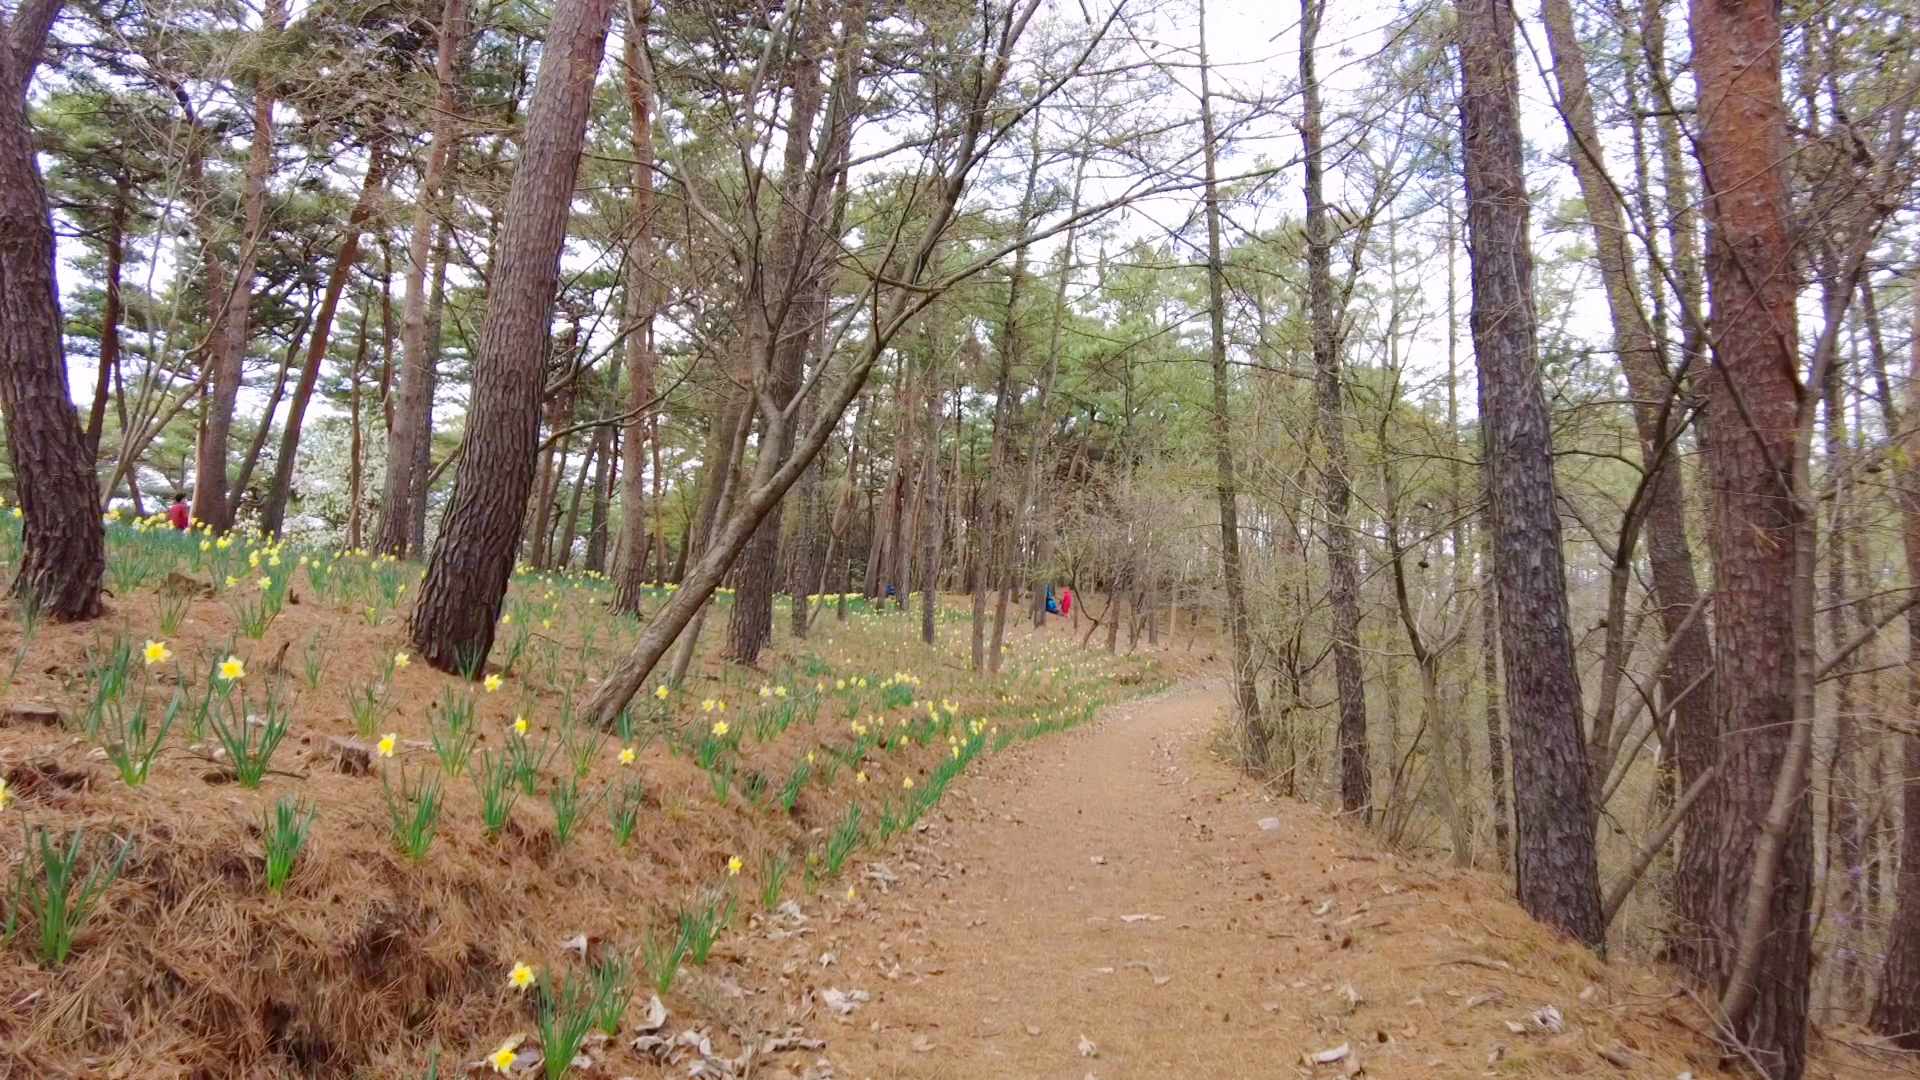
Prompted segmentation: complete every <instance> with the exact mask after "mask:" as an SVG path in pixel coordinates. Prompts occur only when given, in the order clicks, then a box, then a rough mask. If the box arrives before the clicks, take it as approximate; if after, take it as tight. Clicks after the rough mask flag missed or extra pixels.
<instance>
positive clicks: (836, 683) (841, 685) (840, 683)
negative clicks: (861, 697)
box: [833, 679, 847, 690]
mask: <svg viewBox="0 0 1920 1080" xmlns="http://www.w3.org/2000/svg"><path fill="white" fill-rule="evenodd" d="M833 688H834V689H835V690H845V689H846V688H847V680H845V679H835V680H833Z"/></svg>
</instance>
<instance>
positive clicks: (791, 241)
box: [725, 8, 846, 664]
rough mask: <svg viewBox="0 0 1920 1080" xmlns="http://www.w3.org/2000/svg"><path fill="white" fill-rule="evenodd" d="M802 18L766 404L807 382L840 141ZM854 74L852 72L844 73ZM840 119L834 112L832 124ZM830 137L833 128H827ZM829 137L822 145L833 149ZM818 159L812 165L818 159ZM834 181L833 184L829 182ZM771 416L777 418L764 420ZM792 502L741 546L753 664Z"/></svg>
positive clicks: (736, 644)
mask: <svg viewBox="0 0 1920 1080" xmlns="http://www.w3.org/2000/svg"><path fill="white" fill-rule="evenodd" d="M798 17H799V18H800V19H801V25H800V26H799V27H798V28H797V29H796V30H795V31H794V43H793V49H794V53H793V55H791V56H789V57H788V58H787V63H788V64H789V65H790V68H791V70H790V74H789V78H788V85H789V88H790V101H789V104H788V109H787V124H786V130H787V135H788V137H787V140H786V147H785V158H784V161H783V162H782V168H781V174H780V184H779V188H778V198H779V205H778V208H777V209H776V210H775V212H774V223H773V233H772V236H771V238H770V240H769V242H768V244H767V245H766V246H765V248H763V251H764V255H763V256H762V261H761V262H760V263H759V264H758V265H756V266H754V267H753V269H752V271H751V273H750V278H751V280H750V282H749V285H748V290H749V300H748V303H749V306H750V307H751V308H752V309H753V310H752V315H751V318H752V320H753V328H752V330H751V331H750V333H749V338H750V339H751V340H752V341H753V342H754V347H756V348H757V349H759V350H761V356H760V357H757V358H756V364H757V365H758V364H763V365H764V366H765V370H766V371H767V373H768V376H769V378H768V381H767V385H766V387H765V391H764V393H765V398H766V400H765V401H764V402H761V403H760V407H761V410H762V412H763V413H764V411H765V410H766V408H767V407H768V406H771V407H773V408H776V409H782V410H784V409H786V408H788V407H789V406H790V405H791V404H792V402H793V398H794V395H795V394H797V393H798V392H799V390H800V382H801V378H802V377H803V376H804V375H805V373H806V359H807V353H808V351H809V349H810V347H811V345H812V343H813V336H814V321H815V311H814V305H813V304H812V303H811V302H810V301H811V300H812V298H813V295H814V293H815V291H816V288H815V284H814V281H815V279H816V277H817V276H818V275H819V274H820V273H821V271H822V267H821V266H820V260H819V259H818V258H817V256H816V252H815V245H816V244H817V243H818V242H819V240H820V238H821V235H822V234H823V233H824V231H825V229H824V224H825V223H824V222H822V221H821V220H819V215H820V213H821V211H823V210H824V208H825V194H826V192H829V191H831V190H832V187H831V184H830V183H827V182H824V178H823V177H822V176H821V175H820V172H821V170H822V168H823V166H828V165H829V162H828V161H826V160H825V159H826V158H829V157H831V156H832V154H833V151H832V150H831V149H825V152H824V153H821V152H818V151H816V152H814V153H812V154H809V151H815V150H816V148H815V145H814V124H815V122H816V120H817V119H818V118H819V114H820V105H821V102H822V101H823V100H824V98H825V96H826V88H825V86H824V85H823V84H822V83H821V80H820V68H821V63H822V60H823V57H822V56H821V53H822V51H823V46H824V45H825V43H826V34H825V24H824V21H823V20H822V19H821V18H820V13H819V12H818V11H817V10H816V9H812V8H808V9H803V14H801V15H800V16H798ZM841 76H842V78H841V81H842V82H844V81H845V76H846V73H845V72H842V73H841ZM833 124H834V116H833V110H829V115H828V117H827V126H828V127H829V128H831V127H832V126H833ZM825 138H826V140H828V141H829V142H831V140H832V139H833V138H834V136H833V135H832V134H831V133H829V134H828V135H826V136H825ZM825 145H826V144H823V145H822V149H824V147H825ZM809 166H811V167H809ZM823 189H825V190H823ZM763 419H770V418H763ZM775 426H776V425H773V424H771V423H767V424H765V425H763V434H762V437H761V440H760V453H761V454H762V455H766V454H772V455H774V459H775V460H776V461H784V460H785V459H786V457H787V455H789V454H791V453H792V452H793V438H794V429H795V427H796V425H794V424H791V423H789V424H782V425H778V429H779V434H780V435H781V436H782V438H780V439H774V440H769V439H768V438H767V435H768V434H771V433H773V431H774V428H775ZM784 506H785V500H781V502H779V503H775V504H774V506H773V508H772V510H771V512H769V513H768V514H767V517H766V520H765V521H762V522H761V523H760V527H759V530H758V531H757V532H755V533H754V536H753V539H752V540H751V541H750V542H749V543H748V544H747V546H746V549H745V550H744V551H742V552H741V553H740V563H739V566H738V568H737V575H738V576H737V578H736V581H735V588H734V594H733V610H732V611H731V612H729V613H728V618H727V646H726V652H725V655H726V658H727V659H729V660H731V661H733V662H734V663H738V664H752V663H754V662H755V661H756V660H758V659H759V658H760V651H761V650H762V649H765V648H766V647H767V646H768V645H770V644H772V642H773V590H774V584H775V582H774V579H775V578H776V577H777V576H778V572H779V566H780V532H781V521H782V514H783V510H784Z"/></svg>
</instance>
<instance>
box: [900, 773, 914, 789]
mask: <svg viewBox="0 0 1920 1080" xmlns="http://www.w3.org/2000/svg"><path fill="white" fill-rule="evenodd" d="M900 786H901V787H903V788H906V789H908V790H909V791H911V790H912V789H913V777H911V776H909V777H906V778H904V779H902V780H901V781H900Z"/></svg>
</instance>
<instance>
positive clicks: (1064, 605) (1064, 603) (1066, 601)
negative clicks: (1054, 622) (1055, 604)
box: [1060, 585, 1073, 615]
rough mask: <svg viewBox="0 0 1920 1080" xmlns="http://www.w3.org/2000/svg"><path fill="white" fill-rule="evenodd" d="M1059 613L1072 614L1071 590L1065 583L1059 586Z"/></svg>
mask: <svg viewBox="0 0 1920 1080" xmlns="http://www.w3.org/2000/svg"><path fill="white" fill-rule="evenodd" d="M1060 614H1061V615H1071V614H1073V590H1072V589H1069V588H1067V587H1066V586H1065V585H1062V586H1060Z"/></svg>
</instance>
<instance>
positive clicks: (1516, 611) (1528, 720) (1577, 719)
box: [1459, 0, 1606, 948]
mask: <svg viewBox="0 0 1920 1080" xmlns="http://www.w3.org/2000/svg"><path fill="white" fill-rule="evenodd" d="M1459 19H1460V68H1461V85H1462V98H1461V108H1460V115H1461V126H1462V129H1463V131H1462V134H1463V138H1462V147H1463V149H1464V156H1465V164H1466V188H1467V235H1468V250H1469V252H1470V253H1471V262H1472V283H1473V310H1472V314H1471V316H1470V319H1469V321H1470V323H1471V326H1472V332H1473V348H1474V355H1475V359H1476V361H1477V362H1478V364H1479V368H1480V415H1481V416H1482V417H1484V418H1485V420H1484V423H1483V424H1482V430H1483V432H1484V438H1485V441H1486V447H1485V453H1486V457H1487V467H1488V471H1489V490H1490V494H1491V499H1490V500H1489V502H1490V507H1489V509H1490V517H1491V518H1492V531H1493V570H1494V575H1495V581H1496V582H1497V584H1498V590H1499V603H1500V610H1499V614H1500V644H1501V647H1502V649H1503V650H1504V652H1505V654H1506V683H1507V686H1506V689H1507V694H1506V696H1507V702H1508V708H1509V710H1510V715H1511V730H1512V733H1513V792H1514V819H1515V823H1516V825H1517V829H1516V836H1515V838H1514V841H1515V842H1514V878H1515V881H1514V884H1515V890H1516V892H1517V893H1518V894H1519V899H1520V903H1521V906H1523V907H1525V908H1526V909H1527V911H1528V912H1529V913H1530V914H1532V915H1533V916H1534V917H1535V918H1537V919H1539V920H1541V921H1542V922H1545V923H1548V924H1550V925H1552V926H1555V927H1557V928H1559V929H1560V930H1561V931H1563V932H1565V933H1566V934H1568V935H1569V936H1571V937H1574V938H1576V939H1578V940H1580V941H1583V942H1586V943H1587V944H1588V945H1591V946H1594V947H1595V948H1599V947H1602V946H1604V944H1605V942H1606V923H1605V921H1604V920H1602V918H1601V917H1600V885H1599V871H1598V869H1597V867H1596V865H1595V862H1594V838H1593V817H1592V814H1591V812H1590V810H1589V807H1590V806H1591V805H1592V798H1593V795H1592V792H1591V791H1590V789H1589V786H1588V785H1589V781H1588V775H1587V754H1586V744H1585V742H1584V740H1583V737H1582V733H1581V714H1580V684H1579V680H1578V678H1577V676H1576V675H1575V672H1574V666H1573V636H1572V634H1571V632H1570V631H1569V630H1568V627H1567V591H1566V590H1567V586H1566V575H1565V571H1564V569H1563V564H1562V561H1561V559H1562V556H1561V548H1560V545H1561V541H1560V511H1559V506H1558V504H1557V502H1556V492H1555V484H1554V476H1553V442H1552V420H1551V417H1549V415H1548V413H1547V400H1546V395H1545V393H1544V391H1543V389H1542V386H1541V379H1540V367H1539V351H1538V348H1539V347H1538V342H1537V340H1536V332H1537V331H1536V327H1535V323H1534V307H1533V254H1532V251H1531V248H1530V247H1529V236H1528V221H1527V219H1528V207H1527V189H1526V180H1525V175H1524V172H1523V168H1522V159H1521V145H1520V110H1519V93H1518V89H1517V85H1516V78H1515V69H1514V54H1513V34H1514V14H1513V8H1512V5H1511V2H1510V0H1460V4H1459Z"/></svg>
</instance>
